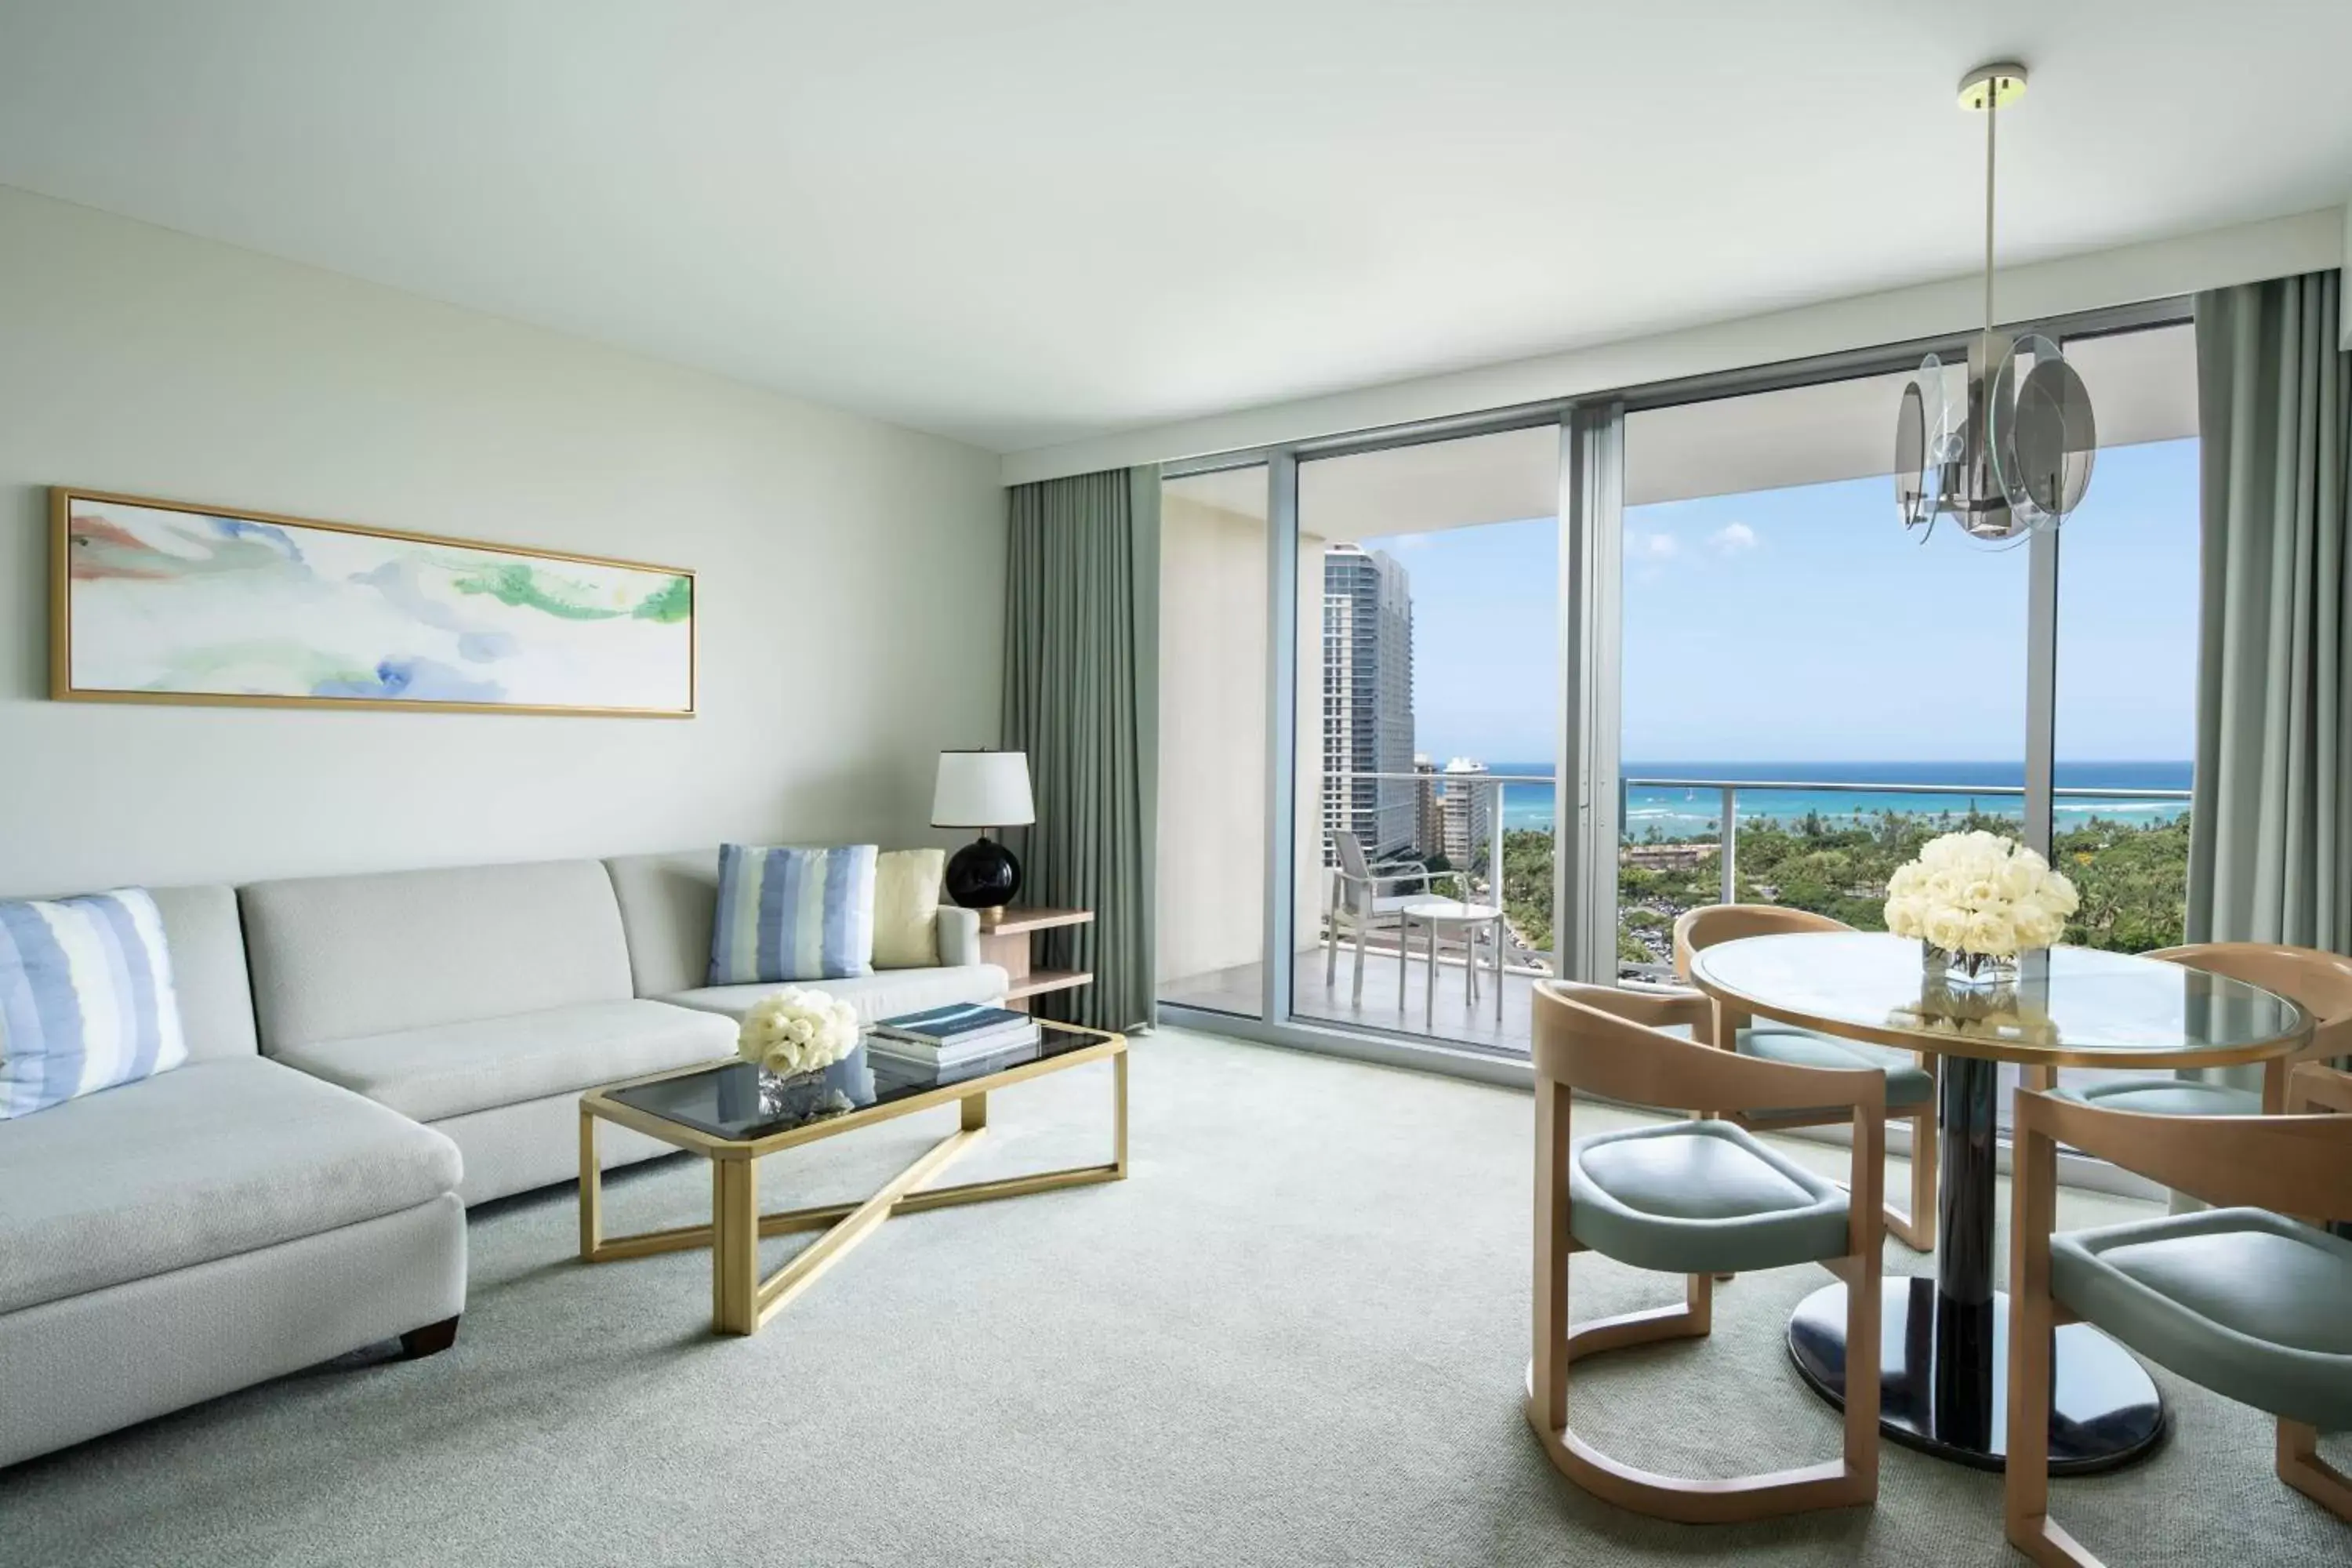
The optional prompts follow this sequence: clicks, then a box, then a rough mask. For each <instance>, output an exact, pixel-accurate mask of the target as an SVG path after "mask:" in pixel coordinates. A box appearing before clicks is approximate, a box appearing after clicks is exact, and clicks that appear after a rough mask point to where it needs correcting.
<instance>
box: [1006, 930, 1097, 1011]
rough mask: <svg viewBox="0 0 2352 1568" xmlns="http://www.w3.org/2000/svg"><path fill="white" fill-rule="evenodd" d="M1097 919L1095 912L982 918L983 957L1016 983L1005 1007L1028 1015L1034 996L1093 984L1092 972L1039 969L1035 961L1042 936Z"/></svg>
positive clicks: (1012, 986) (1007, 997)
mask: <svg viewBox="0 0 2352 1568" xmlns="http://www.w3.org/2000/svg"><path fill="white" fill-rule="evenodd" d="M1094 918H1095V912H1094V910H1054V909H1008V910H1005V911H1004V912H1003V914H1002V915H1000V916H998V917H997V918H996V919H994V920H991V919H989V918H988V917H987V916H986V915H982V917H981V920H980V956H981V958H982V960H983V961H984V962H986V963H993V964H995V965H997V966H998V967H999V968H1001V969H1003V971H1004V973H1006V974H1007V975H1008V976H1010V977H1011V978H1012V981H1013V984H1012V985H1011V987H1010V988H1008V989H1007V990H1006V992H1005V993H1004V1005H1006V1006H1008V1007H1011V1008H1013V1009H1015V1010H1017V1011H1020V1012H1024V1013H1025V1012H1027V1011H1028V1010H1029V1008H1028V1005H1027V1004H1028V1001H1029V998H1030V997H1032V996H1041V995H1044V994H1045V993H1046V992H1048V991H1068V990H1072V989H1074V988H1076V987H1077V986H1080V985H1091V984H1094V978H1095V977H1094V974H1093V973H1092V972H1091V971H1089V970H1084V969H1040V968H1038V967H1036V965H1035V963H1034V959H1035V956H1036V938H1037V935H1038V933H1039V932H1041V931H1055V930H1058V929H1059V928H1061V927H1063V926H1078V925H1085V924H1086V923H1087V921H1091V920H1093V919H1094Z"/></svg>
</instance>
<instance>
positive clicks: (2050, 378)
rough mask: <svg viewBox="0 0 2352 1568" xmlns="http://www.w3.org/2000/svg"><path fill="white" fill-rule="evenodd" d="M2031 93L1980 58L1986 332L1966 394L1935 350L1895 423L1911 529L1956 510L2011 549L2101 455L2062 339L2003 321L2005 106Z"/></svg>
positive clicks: (2019, 73)
mask: <svg viewBox="0 0 2352 1568" xmlns="http://www.w3.org/2000/svg"><path fill="white" fill-rule="evenodd" d="M2024 96H2025V68H2024V67H2023V66H2021V65H2017V64H2014V63H2011V62H2007V61H2003V62H1999V63H1995V64H1992V65H1985V66H1979V67H1978V68H1976V69H1974V70H1972V71H1970V72H1969V73H1968V75H1966V76H1965V77H1962V78H1961V79H1960V88H1959V105H1960V107H1961V108H1962V109H1963V110H1969V111H1970V112H1973V113H1979V114H1982V115H1983V116H1984V117H1985V223H1984V226H1985V265H1984V289H1985V303H1984V329H1983V331H1981V332H1979V334H1978V337H1977V341H1976V342H1975V343H1974V344H1972V345H1971V346H1970V348H1969V359H1968V363H1967V364H1966V365H1965V366H1953V367H1951V369H1952V370H1955V371H1961V372H1963V373H1964V374H1963V375H1962V378H1961V379H1962V385H1963V388H1964V392H1963V395H1962V396H1961V397H1959V398H1958V399H1954V398H1952V397H1951V396H1949V395H1948V392H1949V386H1948V382H1949V373H1948V370H1947V368H1946V366H1945V365H1944V363H1943V362H1942V361H1941V360H1940V359H1938V358H1937V356H1936V355H1934V354H1929V355H1928V356H1927V358H1926V359H1925V360H1923V361H1922V362H1921V363H1920V365H1919V370H1918V374H1916V375H1914V376H1913V377H1912V378H1911V380H1910V382H1909V384H1906V386H1905V387H1904V389H1903V396H1902V399H1901V402H1900V403H1899V404H1898V405H1897V407H1896V411H1895V506H1896V508H1897V510H1899V511H1900V512H1901V514H1902V518H1903V526H1904V527H1906V528H1916V529H1919V530H1920V531H1921V532H1920V539H1921V541H1922V542H1925V541H1926V540H1927V537H1928V536H1929V535H1931V534H1932V533H1933V532H1934V531H1935V527H1936V520H1937V518H1938V517H1944V516H1949V517H1950V518H1952V520H1953V521H1954V522H1955V524H1956V525H1957V526H1958V528H1959V530H1960V531H1961V533H1962V534H1963V535H1965V536H1966V537H1967V538H1969V540H1971V541H1973V542H1976V543H1978V544H1981V545H1984V546H1986V547H1987V548H1989V549H1996V550H1999V549H2006V548H2008V547H2009V546H2011V545H2013V544H2016V543H2018V542H2021V541H2022V540H2024V539H2026V538H2028V537H2029V536H2031V535H2032V532H2033V531H2034V530H2035V529H2037V528H2044V527H2048V528H2055V527H2056V526H2057V525H2058V524H2059V523H2060V522H2062V521H2064V520H2065V517H2066V514H2067V513H2069V512H2071V511H2073V510H2074V509H2075V508H2076V507H2077V506H2080V505H2081V504H2082V501H2083V496H2084V492H2085V491H2086V490H2088V489H2090V484H2091V468H2092V465H2093V463H2094V462H2095V460H2096V458H2097V455H2098V445H2099V438H2098V424H2097V421H2096V420H2095V418H2094V417H2093V416H2092V412H2091V395H2090V390H2089V389H2088V388H2087V387H2085V386H2084V384H2083V378H2082V377H2081V376H2080V375H2078V374H2075V371H2074V366H2072V365H2070V364H2068V363H2066V356H2065V355H2064V354H2063V353H2061V352H2060V351H2059V348H2058V345H2057V344H2056V343H2054V342H2052V341H2051V340H2050V339H2048V338H2046V337H2042V336H2041V335H2040V334H2038V333H2031V332H2029V333H2026V334H2024V335H2023V336H2020V337H2011V336H2010V335H2009V334H2008V333H2005V332H2002V331H1998V330H1997V329H1996V328H1995V326H1994V324H1993V322H1994V316H1993V295H1992V284H1993V171H1994V163H1995V160H1994V153H1995V145H1996V144H1995V133H1996V130H1997V127H1998V126H1999V124H2000V111H2001V110H2003V109H2006V108H2008V107H2010V106H2011V105H2012V104H2014V103H2016V102H2017V101H2018V100H2020V99H2022V98H2023V97H2024Z"/></svg>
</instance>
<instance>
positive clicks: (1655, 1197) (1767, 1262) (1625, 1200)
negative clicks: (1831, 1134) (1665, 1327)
mask: <svg viewBox="0 0 2352 1568" xmlns="http://www.w3.org/2000/svg"><path fill="white" fill-rule="evenodd" d="M1568 1188H1569V1194H1568V1195H1569V1234H1570V1235H1571V1236H1573V1237H1575V1238H1576V1239H1577V1240H1578V1241H1580V1242H1581V1243H1583V1244H1584V1245H1585V1246H1586V1247H1591V1249H1592V1250H1593V1251H1595V1252H1598V1253H1601V1254H1602V1255H1603V1256H1604V1257H1609V1258H1615V1259H1617V1260H1618V1261H1619V1262H1621V1263H1629V1264H1632V1265H1633V1267H1634V1268H1650V1269H1655V1270H1656V1271H1657V1272H1659V1273H1661V1274H1730V1273H1738V1272H1744V1271H1746V1270H1748V1269H1752V1268H1782V1267H1785V1266H1786V1265H1789V1264H1791V1263H1810V1262H1814V1261H1817V1260H1819V1259H1822V1258H1839V1257H1843V1255H1844V1254H1845V1253H1846V1251H1847V1250H1848V1247H1849V1238H1848V1237H1847V1210H1846V1196H1845V1194H1844V1192H1843V1190H1842V1189H1840V1188H1839V1187H1838V1185H1837V1184H1835V1183H1833V1182H1831V1181H1829V1180H1827V1179H1826V1178H1824V1177H1822V1176H1817V1175H1815V1174H1814V1173H1811V1171H1808V1170H1806V1169H1805V1168H1804V1167H1803V1166H1801V1165H1799V1164H1796V1163H1792V1162H1790V1161H1788V1160H1785V1159H1783V1158H1781V1157H1780V1155H1779V1154H1776V1153H1774V1152H1772V1151H1771V1150H1769V1149H1768V1148H1766V1147H1765V1146H1764V1145H1763V1144H1762V1143H1759V1142H1757V1141H1756V1140H1755V1139H1754V1138H1753V1137H1751V1136H1749V1135H1748V1133H1747V1132H1746V1131H1743V1130H1741V1129H1740V1128H1738V1127H1735V1126H1733V1125H1732V1124H1731V1123H1730V1122H1727V1121H1675V1122H1668V1123H1666V1124H1665V1125H1664V1126H1659V1127H1640V1128H1634V1129H1632V1130H1630V1131H1622V1132H1598V1133H1594V1134H1593V1135H1591V1137H1587V1138H1580V1139H1578V1140H1577V1141H1576V1142H1574V1143H1573V1144H1571V1145H1570V1154H1569V1173H1568Z"/></svg>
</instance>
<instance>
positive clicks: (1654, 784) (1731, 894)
mask: <svg viewBox="0 0 2352 1568" xmlns="http://www.w3.org/2000/svg"><path fill="white" fill-rule="evenodd" d="M1637 789H1682V790H1713V791H1716V792H1717V794H1718V795H1720V796H1721V807H1720V810H1719V811H1718V813H1717V819H1716V820H1717V831H1716V844H1717V856H1718V857H1719V858H1720V859H1721V862H1722V864H1721V867H1720V873H1719V876H1718V881H1719V883H1720V884H1721V887H1722V889H1723V901H1724V902H1725V903H1727V904H1728V903H1733V902H1736V901H1737V899H1738V885H1739V884H1738V867H1739V795H1740V793H1741V792H1742V791H1745V790H1798V791H1802V792H1804V793H1806V794H1808V795H1931V796H1941V797H1943V798H1945V799H1951V798H1953V797H1955V796H1957V797H1958V798H1961V799H1964V800H1968V801H1969V802H1971V803H1973V802H1975V801H1976V800H1979V799H1980V798H1982V797H1984V796H1987V795H1990V796H1994V797H1998V798H2003V799H2007V798H2012V797H2013V798H2014V799H2015V800H2016V801H2017V802H2018V805H2019V810H2020V814H2021V815H2022V812H2023V807H2024V803H2025V786H2024V785H2023V784H1864V783H1857V782H1852V781H1846V782H1836V783H1829V782H1820V781H1816V782H1811V783H1808V782H1806V781H1804V780H1795V779H1769V780H1750V779H1738V780H1724V779H1662V778H1625V779H1620V780H1619V781H1618V792H1617V822H1618V837H1619V840H1620V842H1624V841H1625V839H1624V823H1625V812H1626V804H1627V801H1628V799H1629V797H1630V796H1631V795H1632V794H1633V791H1634V790H1637ZM2050 795H2051V799H2052V800H2053V802H2060V801H2067V800H2083V801H2110V800H2112V801H2179V802H2181V803H2183V804H2186V803H2187V801H2188V800H2189V792H2188V791H2187V790H2185V789H2084V788H2080V787H2075V786H2068V787H2064V788H2055V789H2053V790H2052V791H2051V792H2050Z"/></svg>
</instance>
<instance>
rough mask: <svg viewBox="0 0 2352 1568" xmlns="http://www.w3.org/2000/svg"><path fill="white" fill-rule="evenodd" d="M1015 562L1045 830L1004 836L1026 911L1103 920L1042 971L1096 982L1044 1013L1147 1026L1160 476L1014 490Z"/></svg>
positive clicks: (1064, 941) (1010, 687)
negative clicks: (1055, 909)
mask: <svg viewBox="0 0 2352 1568" xmlns="http://www.w3.org/2000/svg"><path fill="white" fill-rule="evenodd" d="M1011 509H1012V513H1011V520H1010V527H1009V529H1008V535H1009V538H1008V544H1007V552H1006V561H1005V595H1004V738H1003V745H1004V748H1005V750H1007V751H1021V752H1027V753H1028V754H1029V775H1030V781H1031V784H1032V786H1033V788H1034V791H1035V794H1036V797H1037V820H1036V822H1035V824H1034V825H1033V826H1030V827H1029V828H1027V829H1026V830H1024V831H1023V832H1020V833H1018V834H1014V835H1012V836H1010V837H1011V842H1012V847H1013V852H1014V853H1015V854H1017V855H1019V856H1020V857H1021V863H1022V868H1023V890H1022V893H1021V899H1022V901H1023V902H1024V903H1030V904H1050V905H1059V906H1067V907H1076V908H1080V909H1089V910H1094V911H1095V919H1094V922H1093V923H1092V924H1091V925H1084V926H1076V927H1071V928H1068V929H1067V930H1065V931H1055V932H1053V933H1051V934H1050V935H1049V936H1048V937H1047V938H1046V939H1045V948H1044V956H1043V962H1044V963H1045V964H1046V965H1048V966H1050V967H1053V968H1057V969H1060V968H1067V969H1084V970H1090V971H1092V972H1093V973H1094V977H1095V980H1094V984H1092V985H1089V986H1083V987H1080V988H1078V989H1076V990H1073V991H1065V992H1056V993H1053V994H1049V995H1047V996H1041V997H1040V998H1039V999H1038V1005H1039V1011H1040V1012H1041V1013H1045V1014H1046V1015H1047V1016H1053V1017H1059V1018H1066V1019H1068V1020H1069V1021H1071V1022H1073V1023H1079V1024H1089V1025H1092V1026H1095V1027H1097V1028H1103V1029H1129V1028H1134V1027H1138V1026H1149V1025H1150V1023H1151V1021H1152V1018H1153V1015H1154V1003H1153V996H1152V990H1153V984H1152V983H1153V973H1152V941H1153V935H1152V931H1153V928H1152V913H1153V899H1152V867H1153V860H1154V858H1155V844H1154V835H1155V834H1156V833H1157V831H1158V823H1159V800H1158V792H1159V777H1160V470H1159V469H1158V468H1127V469H1118V470H1113V471H1111V472H1108V473H1100V474H1082V475H1079V476H1077V477H1076V478H1074V479H1047V480H1045V481H1043V482H1041V483H1037V484H1029V485H1016V486H1014V487H1013V491H1012V500H1011Z"/></svg>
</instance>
